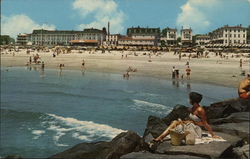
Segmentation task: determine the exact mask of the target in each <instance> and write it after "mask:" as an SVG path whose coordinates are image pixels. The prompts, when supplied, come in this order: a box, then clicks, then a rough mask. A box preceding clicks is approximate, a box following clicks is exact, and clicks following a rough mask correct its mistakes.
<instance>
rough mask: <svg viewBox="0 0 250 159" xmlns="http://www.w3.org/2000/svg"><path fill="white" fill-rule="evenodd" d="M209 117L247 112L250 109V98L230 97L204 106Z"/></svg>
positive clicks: (223, 116) (214, 117)
mask: <svg viewBox="0 0 250 159" xmlns="http://www.w3.org/2000/svg"><path fill="white" fill-rule="evenodd" d="M204 108H205V110H206V115H207V118H208V119H218V118H225V117H227V116H229V115H230V114H232V113H236V112H246V111H249V110H250V100H248V99H240V98H237V99H230V100H226V101H222V102H218V103H214V104H211V105H210V106H209V107H204Z"/></svg>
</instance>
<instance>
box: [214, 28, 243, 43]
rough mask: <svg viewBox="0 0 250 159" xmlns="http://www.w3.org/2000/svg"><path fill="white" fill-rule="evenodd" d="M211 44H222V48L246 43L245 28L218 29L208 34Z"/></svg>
mask: <svg viewBox="0 0 250 159" xmlns="http://www.w3.org/2000/svg"><path fill="white" fill-rule="evenodd" d="M210 36H211V41H212V43H213V44H223V46H233V45H237V44H246V43H247V28H245V27H242V26H241V25H237V26H228V25H225V26H224V27H221V28H218V29H216V30H214V31H213V32H212V33H210Z"/></svg>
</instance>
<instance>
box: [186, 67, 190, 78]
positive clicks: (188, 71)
mask: <svg viewBox="0 0 250 159" xmlns="http://www.w3.org/2000/svg"><path fill="white" fill-rule="evenodd" d="M186 74H187V79H188V80H190V74H191V69H190V67H189V66H188V67H187V69H186Z"/></svg>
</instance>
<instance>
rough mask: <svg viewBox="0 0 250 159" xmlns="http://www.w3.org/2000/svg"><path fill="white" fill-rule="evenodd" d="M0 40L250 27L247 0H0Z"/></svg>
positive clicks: (203, 30)
mask: <svg viewBox="0 0 250 159" xmlns="http://www.w3.org/2000/svg"><path fill="white" fill-rule="evenodd" d="M0 1H1V35H10V36H11V37H13V38H16V36H17V34H19V33H32V31H33V30H34V29H48V30H55V29H56V30H83V29H84V28H92V27H93V28H98V29H102V28H103V27H107V24H108V21H110V32H111V33H121V34H126V29H127V28H129V27H137V26H140V27H160V28H161V29H163V28H166V27H171V28H177V29H178V30H180V29H181V28H182V27H184V28H189V27H191V28H192V30H193V32H194V34H206V33H208V32H211V31H213V30H214V29H217V28H219V27H222V26H224V25H227V24H228V25H239V24H242V25H243V26H244V27H247V26H248V25H250V0H0Z"/></svg>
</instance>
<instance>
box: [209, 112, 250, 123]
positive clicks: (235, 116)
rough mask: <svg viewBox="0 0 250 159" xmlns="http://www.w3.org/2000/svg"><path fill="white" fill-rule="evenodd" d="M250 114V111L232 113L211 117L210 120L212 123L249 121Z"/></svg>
mask: <svg viewBox="0 0 250 159" xmlns="http://www.w3.org/2000/svg"><path fill="white" fill-rule="evenodd" d="M249 115H250V113H249V112H238V113H232V114H231V115H229V116H227V117H224V118H218V119H210V121H209V122H210V124H223V123H240V122H249Z"/></svg>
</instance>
